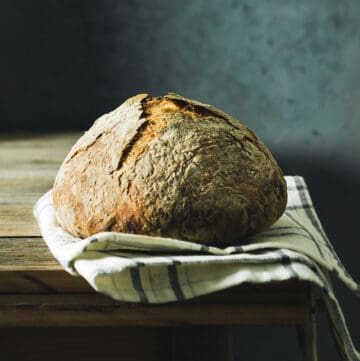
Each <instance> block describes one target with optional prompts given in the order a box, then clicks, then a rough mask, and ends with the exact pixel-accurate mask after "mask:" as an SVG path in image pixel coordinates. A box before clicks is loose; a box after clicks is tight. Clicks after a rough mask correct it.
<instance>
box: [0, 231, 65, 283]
mask: <svg viewBox="0 0 360 361" xmlns="http://www.w3.org/2000/svg"><path fill="white" fill-rule="evenodd" d="M14 269H15V270H18V271H31V270H36V269H43V270H46V269H51V270H53V269H57V270H60V269H61V268H60V265H59V264H58V262H57V260H56V259H55V258H54V257H53V256H52V254H51V253H50V251H49V249H48V248H47V246H46V244H45V242H44V240H43V239H42V238H41V237H34V238H31V237H21V238H11V237H3V238H0V271H4V270H8V271H11V270H14ZM0 287H1V286H0Z"/></svg>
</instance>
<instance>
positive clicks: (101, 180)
mask: <svg viewBox="0 0 360 361" xmlns="http://www.w3.org/2000/svg"><path fill="white" fill-rule="evenodd" d="M53 200H54V206H55V211H56V216H57V220H58V222H59V224H60V225H61V226H62V227H63V228H64V229H65V230H67V231H69V232H70V233H72V234H74V235H76V236H79V237H87V236H90V235H92V234H94V233H97V232H101V231H118V232H127V233H138V234H147V235H156V236H166V237H172V238H177V239H183V240H189V241H193V242H199V243H204V244H208V245H216V246H226V245H230V244H234V243H239V242H240V241H242V240H243V239H244V238H246V237H247V236H251V235H255V234H256V233H259V232H261V231H262V230H264V229H265V228H267V227H268V226H270V225H271V224H273V223H274V222H275V221H276V220H277V219H278V218H279V217H280V216H281V214H282V213H283V211H284V209H285V206H286V202H287V191H286V183H285V180H284V177H283V174H282V171H281V169H280V168H279V166H278V164H277V163H276V161H275V160H274V158H273V157H272V155H271V153H270V151H269V150H268V149H267V148H266V146H265V145H264V144H263V143H262V142H261V141H260V140H259V139H258V138H257V136H256V135H255V134H254V133H253V132H252V131H251V130H250V129H249V128H247V127H246V126H245V125H243V124H241V123H240V122H239V121H237V120H235V119H234V118H232V117H231V116H229V115H227V114H225V113H223V112H222V111H220V110H219V109H216V108H214V107H212V106H210V105H207V104H202V103H199V102H197V101H193V100H189V99H186V98H184V97H181V96H179V95H176V94H168V95H166V96H164V97H157V98H150V97H148V96H147V94H140V95H137V96H135V97H133V98H130V99H128V100H127V101H126V102H125V103H124V104H122V105H121V106H120V107H118V108H117V109H115V110H114V111H113V112H111V113H109V114H105V115H103V116H102V117H100V118H99V119H97V120H96V122H95V123H94V125H93V126H92V127H91V128H90V130H89V131H88V132H86V133H85V134H84V135H83V136H82V137H81V138H80V139H79V140H78V141H77V143H76V144H75V145H74V146H73V148H72V149H71V150H70V152H69V154H68V155H67V157H66V158H65V160H64V162H63V164H62V166H61V167H60V170H59V172H58V175H57V177H56V180H55V184H54V189H53Z"/></svg>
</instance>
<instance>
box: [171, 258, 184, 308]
mask: <svg viewBox="0 0 360 361" xmlns="http://www.w3.org/2000/svg"><path fill="white" fill-rule="evenodd" d="M179 264H181V262H180V261H179V260H174V259H173V264H171V265H170V266H168V274H169V280H170V285H171V288H172V290H173V292H174V294H175V297H176V300H177V301H183V300H184V299H185V296H184V293H183V291H182V289H181V287H180V283H179V278H178V273H177V267H176V266H177V265H179Z"/></svg>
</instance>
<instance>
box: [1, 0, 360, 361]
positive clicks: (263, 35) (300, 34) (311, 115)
mask: <svg viewBox="0 0 360 361" xmlns="http://www.w3.org/2000/svg"><path fill="white" fill-rule="evenodd" d="M0 8H1V9H0V41H1V57H0V79H1V82H0V129H2V130H9V129H43V130H45V129H74V128H75V129H86V128H88V127H89V126H90V125H91V124H92V122H93V120H94V119H95V118H96V117H97V116H98V115H100V114H102V113H104V112H106V111H109V110H111V109H113V108H114V107H116V106H117V105H119V104H120V103H121V102H122V101H123V100H124V99H125V98H127V97H128V96H131V95H133V94H135V93H138V92H149V93H150V94H152V95H160V94H163V93H164V92H167V91H174V92H178V93H180V94H183V95H185V96H187V97H190V98H191V97H192V98H195V99H198V100H201V101H204V102H208V103H211V104H214V105H216V106H218V107H220V108H222V109H224V110H225V111H227V112H228V113H230V114H231V115H233V116H235V117H236V118H238V119H241V120H243V121H244V122H245V123H246V124H248V125H249V126H250V127H251V128H252V129H253V130H255V132H256V133H257V134H258V135H259V136H260V137H261V138H262V139H263V140H264V141H265V143H266V144H268V145H269V147H270V149H271V150H272V151H273V152H274V154H275V156H276V157H277V159H278V160H279V162H280V164H281V166H282V167H283V168H284V170H285V172H286V173H288V174H290V173H291V174H295V173H297V174H302V175H304V176H305V178H306V180H307V182H308V184H309V186H310V190H311V191H312V194H313V198H314V200H315V203H316V206H317V208H318V210H319V214H320V216H321V219H322V220H323V223H324V225H325V229H326V230H327V231H328V233H329V235H330V238H331V239H332V241H333V243H334V244H335V248H336V249H337V250H338V253H339V255H340V257H341V258H342V259H343V260H344V263H345V264H346V265H347V267H348V269H349V271H350V272H351V273H352V274H353V275H354V276H355V278H357V279H358V280H359V279H360V265H359V263H358V257H357V254H356V253H357V252H356V251H359V250H360V246H359V237H358V234H357V223H358V213H359V212H357V205H358V204H359V201H360V187H359V180H360V167H359V165H360V164H359V162H360V161H359V159H360V101H359V100H360V2H359V1H357V0H342V1H340V0H305V1H295V0H287V1H285V0H273V1H240V0H231V1H230V0H222V1H220V0H207V1H190V0H183V1H172V2H170V1H165V0H153V1H140V0H137V1H54V0H51V1H36V2H26V1H10V0H5V1H2V3H1V5H0ZM338 293H339V296H340V298H341V302H342V304H343V306H344V309H345V310H346V311H345V314H346V315H347V316H348V320H349V326H350V330H351V332H352V334H353V337H354V341H355V343H356V344H357V347H358V348H360V338H359V335H360V325H358V324H357V322H358V319H359V315H360V302H359V300H358V299H355V297H352V296H351V295H350V294H349V292H348V291H346V290H344V288H342V287H340V286H339V290H338ZM354 315H356V316H357V317H352V316H354ZM322 328H323V329H324V330H323V331H321V332H322V334H323V335H324V336H323V339H320V342H321V345H322V346H321V352H322V353H323V354H324V355H326V356H325V357H324V359H326V360H333V359H334V360H335V359H337V358H336V357H335V355H334V353H333V349H332V348H331V347H332V346H329V345H332V342H331V341H329V335H328V334H327V333H326V327H325V326H324V327H322ZM252 332H253V333H252ZM277 332H278V333H276V331H275V330H274V332H272V333H271V334H270V333H266V331H265V330H264V331H261V332H260V331H259V330H256V331H255V330H254V331H251V330H247V331H246V330H239V332H238V338H239V342H240V341H241V340H240V339H242V338H245V339H246V340H247V343H245V344H247V345H252V342H253V341H254V336H255V335H254V333H256V334H261V335H262V339H263V341H264V342H267V343H269V348H270V349H273V350H274V346H273V344H275V343H276V342H279V345H280V344H281V345H284V344H286V345H287V346H288V350H287V352H288V354H287V356H286V357H285V356H284V357H285V358H284V359H292V360H295V359H296V358H295V356H294V354H295V353H296V351H297V350H296V349H295V347H296V346H294V345H295V343H292V341H291V340H292V338H293V336H294V335H293V334H291V333H289V332H282V331H277ZM270 335H272V337H270V338H269V336H270ZM276 335H277V336H276ZM284 340H286V342H284ZM240 348H241V346H239V349H240ZM256 352H257V353H258V354H257V355H254V350H253V348H252V347H248V349H247V350H246V349H244V348H243V347H242V349H241V353H242V355H243V357H244V359H246V360H257V359H262V358H264V357H266V356H264V355H268V354H267V352H268V351H267V350H266V347H264V348H257V349H256ZM274 352H276V351H274ZM245 355H246V357H245ZM251 355H253V356H251ZM280 355H281V352H280V351H279V352H278V353H277V354H276V356H275V354H274V357H275V358H276V359H277V360H280V359H282V358H281V356H280Z"/></svg>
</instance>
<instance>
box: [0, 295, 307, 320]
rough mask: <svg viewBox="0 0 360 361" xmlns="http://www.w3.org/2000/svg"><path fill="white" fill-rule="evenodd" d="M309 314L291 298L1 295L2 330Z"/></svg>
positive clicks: (286, 317)
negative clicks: (153, 301)
mask: <svg viewBox="0 0 360 361" xmlns="http://www.w3.org/2000/svg"><path fill="white" fill-rule="evenodd" d="M257 297H258V296H257ZM206 300H207V301H206ZM306 314H307V313H306V305H305V304H302V303H299V302H296V303H294V304H291V303H289V302H286V300H285V302H277V303H274V304H271V303H270V304H267V303H263V304H262V305H259V304H252V303H249V302H248V300H246V302H245V301H243V303H239V302H236V303H231V302H229V300H227V299H226V297H221V300H216V302H215V301H214V300H212V299H211V298H209V297H206V298H203V299H202V302H200V300H199V299H196V300H195V302H191V301H186V302H181V303H179V302H178V303H170V304H162V305H139V304H130V303H121V302H116V301H113V300H111V299H109V298H108V297H106V296H102V295H98V294H91V296H90V297H89V295H86V294H60V295H58V294H49V295H43V294H38V295H0V327H32V326H37V327H59V326H60V327H64V326H73V327H74V326H76V327H89V326H186V325H187V326H190V325H197V326H200V325H213V326H216V325H228V326H230V325H264V324H266V325H301V324H303V323H304V320H305V317H306Z"/></svg>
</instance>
